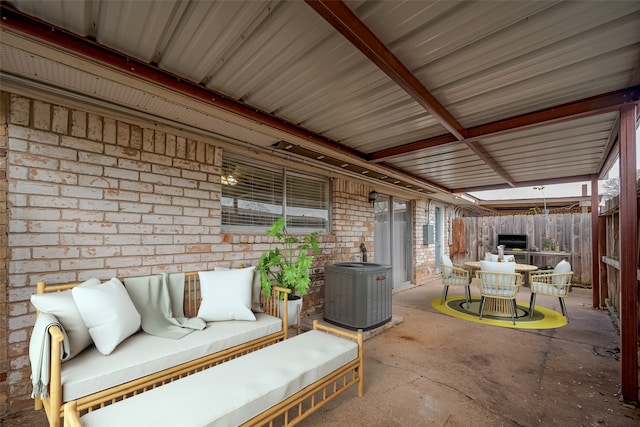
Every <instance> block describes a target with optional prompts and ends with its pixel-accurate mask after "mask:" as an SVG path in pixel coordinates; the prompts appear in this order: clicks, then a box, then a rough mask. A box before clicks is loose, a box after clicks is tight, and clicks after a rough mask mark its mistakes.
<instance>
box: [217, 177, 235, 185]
mask: <svg viewBox="0 0 640 427" xmlns="http://www.w3.org/2000/svg"><path fill="white" fill-rule="evenodd" d="M220 182H221V183H222V185H236V184H237V183H238V180H237V179H236V178H235V177H234V176H233V175H222V176H221V177H220Z"/></svg>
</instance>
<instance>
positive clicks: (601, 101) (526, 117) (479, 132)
mask: <svg viewBox="0 0 640 427" xmlns="http://www.w3.org/2000/svg"><path fill="white" fill-rule="evenodd" d="M638 100H640V85H639V86H632V87H629V88H626V89H622V90H617V91H614V92H609V93H604V94H602V95H596V96H593V97H590V98H585V99H581V100H578V101H574V102H570V103H567V104H562V105H558V106H555V107H550V108H545V109H543V110H538V111H534V112H533V113H528V114H522V115H519V116H514V117H510V118H507V119H504V120H500V121H498V122H494V123H488V124H484V125H479V126H474V127H472V128H469V129H467V130H466V133H467V137H468V138H469V139H472V138H479V137H485V138H486V137H490V136H495V135H499V134H503V133H508V132H516V131H519V130H522V129H525V128H529V127H533V126H542V125H548V124H550V123H559V122H563V121H568V120H573V119H577V118H580V117H587V116H593V115H597V114H603V113H608V112H611V111H615V110H617V109H618V108H620V106H621V105H624V104H627V103H630V102H636V103H637V102H638ZM448 139H450V137H449V135H440V136H434V137H433V138H428V139H424V140H421V141H416V142H411V143H408V144H404V145H401V146H398V147H393V148H389V149H385V150H380V151H376V152H373V153H369V156H368V157H369V159H370V160H376V161H380V160H382V159H385V158H388V157H397V156H401V155H403V154H409V153H412V152H414V151H420V150H423V149H425V148H431V147H435V146H437V145H442V144H446V143H449V142H454V141H449V140H448Z"/></svg>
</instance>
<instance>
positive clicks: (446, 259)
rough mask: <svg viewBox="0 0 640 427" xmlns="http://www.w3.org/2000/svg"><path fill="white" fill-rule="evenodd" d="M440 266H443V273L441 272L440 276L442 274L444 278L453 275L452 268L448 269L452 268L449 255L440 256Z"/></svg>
mask: <svg viewBox="0 0 640 427" xmlns="http://www.w3.org/2000/svg"><path fill="white" fill-rule="evenodd" d="M442 265H444V271H443V272H442V274H444V275H445V276H449V275H450V274H451V273H453V268H449V267H453V261H451V258H450V257H449V255H447V254H444V255H442Z"/></svg>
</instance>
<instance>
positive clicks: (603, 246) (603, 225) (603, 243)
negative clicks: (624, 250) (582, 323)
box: [594, 216, 609, 307]
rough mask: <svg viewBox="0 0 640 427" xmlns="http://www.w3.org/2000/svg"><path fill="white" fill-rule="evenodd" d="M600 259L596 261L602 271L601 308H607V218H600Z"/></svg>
mask: <svg viewBox="0 0 640 427" xmlns="http://www.w3.org/2000/svg"><path fill="white" fill-rule="evenodd" d="M598 234H599V236H598V242H599V250H598V259H597V260H594V262H596V263H597V264H598V266H599V270H600V307H605V306H606V300H607V298H608V296H609V282H608V280H609V278H608V277H607V265H606V264H605V263H603V262H602V257H603V256H606V255H607V217H604V216H600V217H598Z"/></svg>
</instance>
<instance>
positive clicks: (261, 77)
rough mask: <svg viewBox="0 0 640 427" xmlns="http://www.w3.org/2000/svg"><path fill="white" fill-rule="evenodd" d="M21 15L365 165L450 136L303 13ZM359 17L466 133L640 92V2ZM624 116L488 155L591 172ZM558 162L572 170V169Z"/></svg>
mask: <svg viewBox="0 0 640 427" xmlns="http://www.w3.org/2000/svg"><path fill="white" fill-rule="evenodd" d="M11 3H12V4H14V5H16V6H17V7H18V8H19V9H22V10H23V11H25V12H26V13H28V14H31V15H34V16H36V17H39V18H41V19H44V20H45V21H48V22H51V23H52V24H55V25H60V26H62V27H64V28H67V29H69V30H70V31H73V32H75V33H77V34H79V35H81V36H86V37H89V38H95V39H96V40H97V41H98V42H99V43H101V44H104V45H106V46H107V47H109V48H111V49H115V50H117V51H120V52H123V53H125V54H126V55H130V56H133V57H136V58H138V59H140V60H142V61H145V62H148V63H151V64H156V65H157V66H158V67H159V68H160V69H162V70H166V71H169V72H171V73H174V74H177V75H179V76H180V77H181V78H183V79H187V80H190V81H193V82H195V83H196V84H199V85H202V86H206V87H208V88H210V89H212V90H214V91H216V92H218V93H221V94H224V95H226V96H229V97H231V98H234V99H237V100H240V101H241V102H244V103H245V104H246V105H248V106H250V107H252V108H254V107H255V108H256V109H258V110H260V111H261V112H265V113H270V114H272V115H273V116H275V117H276V118H282V119H284V120H286V121H287V123H291V124H295V125H299V126H300V127H301V128H302V130H304V131H307V130H308V131H310V132H313V133H314V134H315V135H322V136H324V137H326V138H329V139H330V140H333V141H334V142H336V143H339V144H342V145H343V146H346V147H348V148H352V149H355V150H357V151H359V152H362V153H375V152H380V151H384V150H386V149H391V148H398V147H403V146H406V145H407V144H411V143H415V142H417V141H424V140H427V139H429V138H433V137H436V136H440V135H447V134H448V131H447V130H446V128H445V126H443V125H442V119H441V118H440V119H438V118H437V117H434V116H432V115H431V114H430V113H429V112H428V111H427V110H426V109H425V107H424V106H422V105H421V104H420V103H419V102H417V101H416V99H414V97H415V96H416V95H415V93H414V94H413V96H411V95H409V93H408V91H406V90H405V89H403V88H402V87H401V86H400V85H398V84H397V83H398V82H397V81H393V80H392V79H391V78H390V76H389V75H387V74H386V73H385V72H383V71H382V69H381V68H380V67H379V64H378V65H376V64H375V63H374V62H372V60H371V59H370V58H367V57H366V56H365V55H364V54H363V53H362V52H361V51H360V50H358V48H357V47H356V45H354V44H352V43H351V42H349V41H348V40H347V38H345V36H343V35H342V34H340V33H339V32H338V31H337V30H336V28H334V27H332V25H330V24H329V22H328V21H327V20H325V18H323V17H322V16H321V14H320V13H319V12H317V11H316V10H314V9H312V8H310V7H309V6H308V5H307V4H305V3H304V2H301V1H300V2H290V1H270V2H268V1H264V2H228V1H179V0H167V1H162V2H152V1H132V2H119V1H105V0H86V1H74V2H66V1H64V0H47V1H41V0H28V1H27V0H14V1H12V2H11ZM71 4H73V7H71V6H70V5H71ZM346 5H347V6H348V7H350V8H351V10H352V11H353V13H354V15H355V16H356V17H357V18H359V19H360V20H361V21H362V23H364V24H365V25H367V26H368V28H370V29H371V30H372V32H373V33H374V34H375V36H377V37H378V38H379V39H380V40H381V41H382V43H384V45H386V47H387V48H388V49H389V51H390V52H391V53H393V54H395V55H396V56H397V58H398V59H399V60H400V61H402V63H403V64H404V65H405V66H406V67H407V68H408V69H409V71H411V72H412V73H413V75H414V76H415V77H416V78H417V79H418V80H419V81H420V82H421V83H422V84H423V85H424V86H425V88H426V90H428V91H430V92H431V93H432V94H433V95H435V97H436V98H437V99H438V100H439V101H440V102H441V103H442V104H443V107H444V108H445V109H446V110H447V112H448V113H451V114H452V115H453V117H454V118H455V119H456V120H457V121H459V122H460V123H461V124H462V125H463V127H464V128H469V127H472V126H478V125H486V124H488V123H491V122H496V121H501V120H504V119H507V118H513V117H515V116H517V115H519V114H523V113H529V112H532V111H537V110H540V109H543V108H548V107H556V106H558V105H560V104H563V103H567V102H571V101H575V100H578V99H582V98H586V97H590V96H594V95H600V94H603V93H606V92H610V91H615V90H620V89H626V88H629V87H630V86H633V85H637V84H639V83H640V72H638V70H639V69H640V63H639V62H640V61H639V59H640V2H638V1H608V2H605V1H589V2H576V1H519V2H512V1H492V2H470V1H462V0H460V1H446V2H442V1H420V2H415V1H405V2H390V1H360V0H354V1H347V2H346ZM343 24H344V25H349V23H348V22H346V23H345V22H343ZM354 28H355V27H354ZM360 37H361V38H362V39H363V40H365V39H366V35H363V34H360ZM365 42H366V40H365ZM369 43H370V41H369ZM2 47H3V55H4V56H3V58H4V57H5V56H6V57H7V62H6V63H4V60H3V64H2V69H3V72H12V73H15V74H16V75H24V76H28V77H29V78H32V79H34V80H37V81H42V82H46V83H47V84H51V85H52V86H60V87H64V88H68V89H69V90H73V91H78V92H81V93H87V94H90V95H92V96H98V97H103V98H104V99H106V100H109V101H111V102H114V103H120V104H122V105H126V106H129V107H131V108H137V109H140V110H141V111H145V112H147V113H150V114H157V115H159V116H162V117H167V118H170V119H171V120H178V121H182V122H184V123H185V124H187V125H189V126H194V127H202V128H203V129H207V128H208V129H209V130H212V131H218V130H220V131H225V132H229V133H230V134H233V135H235V136H234V137H241V138H246V139H247V142H250V143H253V144H258V145H262V146H264V145H265V144H267V142H268V141H270V140H272V139H273V137H271V138H270V137H266V136H265V134H260V133H259V132H255V128H256V124H255V122H254V121H253V120H252V119H249V120H247V131H246V132H243V131H240V130H239V128H238V126H236V125H237V124H238V122H235V123H234V125H233V126H231V125H230V124H229V123H228V122H226V121H225V120H224V119H218V118H214V117H215V116H216V115H217V114H218V113H219V111H218V112H217V111H216V108H215V107H213V106H207V105H205V104H204V103H196V104H195V105H194V100H192V99H189V98H188V95H186V96H184V98H183V99H184V101H179V97H180V96H183V95H180V94H178V93H175V92H174V93H171V94H170V95H169V92H170V91H171V88H169V89H168V92H166V93H163V89H161V88H157V89H153V90H141V89H138V88H136V87H129V86H127V85H118V84H112V83H110V82H106V81H104V80H101V79H100V78H98V79H96V78H95V76H93V75H92V74H91V73H84V70H81V69H79V68H69V67H66V66H65V65H63V64H53V63H51V62H47V61H40V60H38V59H35V60H33V61H31V60H30V59H29V58H27V57H20V55H17V54H16V55H14V53H12V52H8V51H7V50H6V48H5V46H4V45H3V46H2ZM61 49H64V47H61ZM9 57H11V58H9ZM615 119H616V113H609V114H607V115H604V116H598V117H596V118H591V119H581V120H579V121H575V122H573V123H561V124H554V125H551V126H546V129H545V128H543V127H537V128H532V129H526V130H518V131H516V132H510V133H508V134H506V135H500V136H491V137H485V138H483V139H481V140H480V141H479V144H480V147H481V148H482V149H484V150H485V151H486V152H487V153H488V154H489V155H490V156H491V158H492V159H493V160H494V161H495V162H497V163H499V164H500V166H501V167H502V169H503V170H504V171H505V172H506V173H508V174H509V175H510V176H511V177H512V178H513V180H514V181H523V182H524V181H528V180H531V179H537V178H538V177H536V175H539V178H540V179H552V178H556V177H562V176H574V175H584V174H592V173H596V172H599V171H598V170H597V169H598V167H599V166H600V165H602V164H603V160H604V156H606V155H607V154H608V153H607V150H608V148H609V147H610V142H609V141H608V138H609V135H610V132H611V129H612V128H613V127H614V126H615ZM449 125H450V124H449ZM249 129H251V130H249ZM449 129H451V127H450V126H449ZM276 133H277V132H275V131H274V132H273V133H272V135H274V134H276ZM292 139H293V140H295V142H296V143H297V144H305V143H306V142H305V141H301V140H300V138H299V137H292ZM425 146H429V144H426V145H425ZM307 148H312V149H311V151H309V153H307V152H306V151H304V150H302V149H301V153H303V154H304V153H306V154H309V155H310V156H311V155H312V154H310V153H313V152H314V150H313V142H308V145H307ZM315 148H316V149H318V150H319V151H323V150H324V151H326V150H327V147H315ZM306 154H304V155H306ZM391 155H392V156H393V157H389V158H384V157H383V156H380V157H377V158H376V161H377V162H380V163H382V164H388V165H390V166H393V167H395V168H399V169H401V170H404V171H405V172H406V173H408V174H410V175H412V176H415V177H418V178H421V179H424V180H428V181H431V182H433V183H436V184H438V185H441V186H445V187H447V188H451V189H456V188H468V187H477V186H483V185H487V186H496V185H503V184H504V183H505V178H504V177H502V176H500V172H499V171H498V170H497V169H495V168H494V166H493V165H492V161H491V160H492V159H489V160H488V161H487V159H484V160H483V159H482V158H481V157H482V156H479V155H478V153H475V152H474V151H472V150H471V149H470V148H469V147H468V146H467V145H466V144H465V143H464V142H452V143H449V144H447V145H442V146H436V147H431V148H421V149H419V150H417V151H415V152H408V153H405V154H402V155H396V154H394V153H391ZM559 158H560V159H562V158H564V159H566V158H571V159H572V162H566V161H565V163H568V164H566V165H562V163H559V162H558V159H559ZM361 160H362V159H361ZM543 165H544V166H543Z"/></svg>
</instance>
